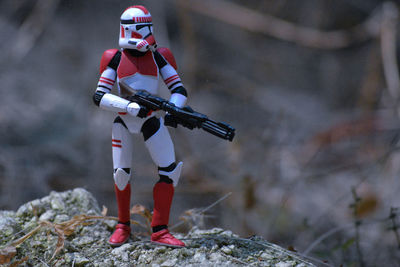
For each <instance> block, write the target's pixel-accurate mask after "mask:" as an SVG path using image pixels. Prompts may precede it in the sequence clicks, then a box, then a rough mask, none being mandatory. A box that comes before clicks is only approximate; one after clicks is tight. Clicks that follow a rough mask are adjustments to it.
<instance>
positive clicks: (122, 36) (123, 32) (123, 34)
mask: <svg viewBox="0 0 400 267" xmlns="http://www.w3.org/2000/svg"><path fill="white" fill-rule="evenodd" d="M121 38H125V30H124V27H122V25H121Z"/></svg>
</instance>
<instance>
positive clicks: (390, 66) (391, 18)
mask: <svg viewBox="0 0 400 267" xmlns="http://www.w3.org/2000/svg"><path fill="white" fill-rule="evenodd" d="M398 17H399V11H398V9H397V7H396V5H395V4H394V3H392V2H386V3H385V4H384V5H383V19H382V24H381V53H382V61H383V71H384V76H385V80H386V85H387V89H388V91H389V94H390V96H391V97H392V98H393V99H394V103H395V111H396V115H397V116H398V117H400V110H399V101H400V78H399V66H398V64H397V55H396V48H397V47H396V31H397V23H398Z"/></svg>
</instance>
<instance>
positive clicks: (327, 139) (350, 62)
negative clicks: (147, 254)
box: [0, 0, 400, 266]
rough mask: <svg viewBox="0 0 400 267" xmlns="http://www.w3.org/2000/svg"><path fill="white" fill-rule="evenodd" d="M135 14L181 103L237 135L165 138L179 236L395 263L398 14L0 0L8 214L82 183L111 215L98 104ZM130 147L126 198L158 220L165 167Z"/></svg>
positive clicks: (2, 192)
mask: <svg viewBox="0 0 400 267" xmlns="http://www.w3.org/2000/svg"><path fill="white" fill-rule="evenodd" d="M135 4H143V5H145V6H146V7H147V8H148V9H149V10H150V12H151V13H152V15H153V22H154V30H155V33H154V34H155V38H156V40H157V42H158V44H159V46H166V47H169V48H170V49H171V50H172V51H173V53H174V55H175V58H176V60H177V63H178V72H179V73H180V75H181V77H182V80H183V81H184V84H185V87H186V88H187V89H188V92H189V102H188V104H189V105H191V106H192V107H193V108H194V109H195V110H197V111H199V112H202V113H205V114H207V115H208V116H209V117H210V118H212V119H215V120H217V121H224V122H227V123H229V124H231V125H232V126H234V127H235V128H236V132H237V135H236V137H235V140H234V141H233V142H232V143H230V142H227V141H224V140H222V139H218V138H216V137H214V136H212V135H209V134H207V133H206V132H202V131H199V130H194V131H189V130H187V129H184V128H178V129H171V130H170V133H171V135H172V137H173V140H174V143H175V149H176V154H177V158H178V159H179V160H182V161H183V162H184V169H183V175H182V177H181V180H180V184H179V186H178V187H177V188H176V194H175V198H174V204H173V207H172V209H173V211H172V215H171V225H175V224H177V223H179V222H180V220H179V218H180V217H181V218H182V215H183V216H184V218H185V220H186V222H187V223H186V224H184V225H180V226H179V227H176V228H175V230H176V231H186V230H188V229H189V227H190V225H198V226H200V227H207V228H209V227H214V226H218V227H222V228H226V229H231V230H232V231H234V232H236V233H238V234H240V235H241V236H243V237H248V236H251V235H259V236H262V237H264V238H266V239H267V240H269V241H271V242H274V243H277V244H279V245H281V246H283V247H289V248H290V249H292V250H296V251H298V252H300V253H302V254H303V255H307V256H310V257H313V258H316V259H319V260H323V261H326V262H325V264H328V265H335V266H339V265H341V264H343V265H345V266H400V265H399V258H400V253H399V248H400V230H398V229H397V228H398V227H399V226H400V224H399V223H400V221H399V210H397V207H399V206H400V194H399V192H400V183H399V174H400V153H399V115H400V109H399V103H400V102H399V100H400V98H399V97H400V82H399V71H398V64H397V59H398V48H399V45H398V39H399V38H398V31H399V28H398V26H399V23H398V19H399V13H398V5H397V2H382V1H378V0H337V1H328V0H303V1H289V0H263V1H260V0H249V1H239V0H235V1H233V0H231V1H228V0H165V1H155V0H153V1H151V0H147V1H128V0H114V1H107V0H96V1H95V0H86V1H79V0H18V1H15V0H1V1H0V40H1V42H0V84H1V86H0V93H1V94H0V209H3V210H4V209H10V210H15V209H17V208H18V207H19V206H20V205H21V204H23V203H25V202H27V201H29V200H32V199H36V198H40V197H43V196H45V195H47V194H49V192H50V191H52V190H55V191H63V190H68V189H72V188H75V187H84V188H86V189H87V190H89V191H90V192H92V193H93V194H94V195H95V197H96V198H97V199H98V200H99V203H100V205H105V206H106V207H107V208H108V209H109V214H110V215H116V202H115V198H114V191H113V190H114V187H113V179H112V159H111V142H110V139H111V126H112V121H113V120H114V114H112V113H110V112H107V111H104V110H101V109H99V108H98V107H97V106H95V105H94V104H93V103H92V95H93V93H94V90H95V88H96V84H97V79H98V77H99V73H98V69H99V62H100V58H101V55H102V53H103V51H104V50H106V49H109V48H117V47H118V34H119V17H120V15H121V13H122V11H123V10H124V9H125V8H126V7H128V6H130V5H135ZM160 86H161V88H162V90H161V91H162V93H161V94H162V95H163V96H167V95H168V92H167V89H166V87H165V86H164V85H162V84H160ZM133 138H134V140H135V141H134V146H135V149H134V161H133V180H132V184H133V199H132V201H133V203H134V204H137V203H139V204H142V205H144V206H145V207H147V208H149V209H151V208H152V193H151V192H152V186H153V184H154V183H155V182H156V181H157V180H158V178H157V170H156V167H155V166H154V164H153V163H152V161H151V158H150V156H149V154H148V152H147V150H146V149H145V147H144V144H143V141H142V137H141V136H134V137H133ZM229 192H232V194H231V195H230V196H229V197H227V198H226V199H224V200H223V201H221V202H219V203H217V204H216V205H215V206H213V207H212V208H210V209H209V210H207V212H205V213H204V214H202V213H201V212H200V211H201V209H202V208H204V207H207V206H209V205H211V204H212V203H214V202H215V201H217V200H218V199H220V198H221V197H223V196H226V194H228V193H229ZM199 210H200V211H199ZM320 264H322V265H323V264H324V263H321V262H320Z"/></svg>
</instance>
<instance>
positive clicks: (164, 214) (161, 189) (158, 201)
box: [151, 182, 185, 248]
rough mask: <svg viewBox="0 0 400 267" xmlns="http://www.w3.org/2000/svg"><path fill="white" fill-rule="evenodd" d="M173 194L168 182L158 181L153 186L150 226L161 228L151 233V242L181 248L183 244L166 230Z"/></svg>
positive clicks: (172, 188) (172, 187)
mask: <svg viewBox="0 0 400 267" xmlns="http://www.w3.org/2000/svg"><path fill="white" fill-rule="evenodd" d="M173 196H174V186H173V185H172V184H170V183H164V182H158V183H156V185H155V186H154V188H153V199H154V211H153V219H152V221H151V227H153V230H154V228H157V227H160V226H162V228H164V229H162V230H160V231H157V232H155V233H153V234H152V235H151V242H152V243H155V244H159V245H164V246H169V247H176V248H181V247H184V246H185V244H184V243H183V242H182V241H180V240H179V239H176V238H175V237H174V236H173V235H171V234H170V233H169V231H168V229H166V228H167V225H168V221H169V212H170V209H171V203H172V198H173Z"/></svg>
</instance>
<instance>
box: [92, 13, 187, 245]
mask: <svg viewBox="0 0 400 267" xmlns="http://www.w3.org/2000/svg"><path fill="white" fill-rule="evenodd" d="M143 41H145V42H146V45H145V46H141V45H139V44H140V43H141V42H143ZM119 45H120V47H121V48H122V49H121V50H117V49H110V50H107V51H105V52H104V53H103V56H102V58H101V63H100V78H99V82H98V85H97V89H96V92H95V94H94V96H93V100H94V102H95V104H96V105H98V106H100V107H101V108H103V109H106V110H110V111H112V112H115V113H116V118H115V120H114V124H113V128H112V153H113V166H114V182H115V192H116V197H117V202H118V218H119V223H118V225H117V227H116V230H115V232H114V233H113V235H112V236H111V238H110V240H109V242H110V244H112V245H121V244H123V243H124V242H126V241H127V239H128V238H129V234H130V227H129V222H130V213H129V210H130V197H131V186H130V177H131V164H132V140H131V134H137V133H142V134H143V138H144V141H145V145H146V147H147V149H148V150H149V153H150V156H151V158H152V159H153V161H154V163H155V164H156V165H157V167H158V172H159V176H160V179H159V181H158V182H157V183H156V184H155V186H154V189H153V199H154V211H153V220H152V223H151V226H152V227H153V232H154V233H153V235H152V238H151V240H152V241H153V242H155V243H159V244H165V245H169V246H177V247H182V246H184V243H183V242H181V241H180V240H178V239H176V238H174V237H173V236H172V235H171V234H170V233H169V232H168V229H167V225H168V221H169V213H170V207H171V202H172V198H173V194H174V186H176V185H177V184H178V181H179V177H180V173H181V169H182V162H179V163H176V162H175V152H174V146H173V143H172V140H171V137H170V135H169V132H168V130H167V128H166V127H165V125H164V121H163V119H159V118H157V117H156V116H155V115H154V114H151V113H149V112H148V110H147V109H145V108H143V107H141V106H140V105H138V104H137V103H135V102H131V101H129V100H128V97H129V96H130V95H132V94H134V93H135V91H137V90H145V91H147V92H149V93H151V94H154V95H156V94H158V79H159V77H160V76H161V78H162V79H163V80H164V82H165V84H166V85H167V86H168V88H169V89H170V91H171V97H170V102H172V103H174V104H175V105H176V106H178V107H183V106H184V105H185V103H186V95H187V94H186V90H185V88H184V87H183V85H182V82H181V79H180V78H179V75H178V73H177V72H176V69H177V67H176V63H175V59H174V56H173V55H172V53H171V51H170V50H169V49H167V48H159V49H155V47H156V43H155V40H154V37H153V35H152V24H151V15H150V13H149V12H148V11H147V9H146V8H145V7H143V6H132V7H129V8H127V9H126V10H125V11H124V12H123V14H122V16H121V30H120V39H119ZM115 83H117V88H116V89H117V92H116V93H115V94H112V93H111V90H112V89H113V87H114V85H115ZM119 83H124V84H125V85H127V86H128V88H131V90H128V91H127V90H123V89H122V88H120V86H119ZM124 88H125V87H124Z"/></svg>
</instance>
